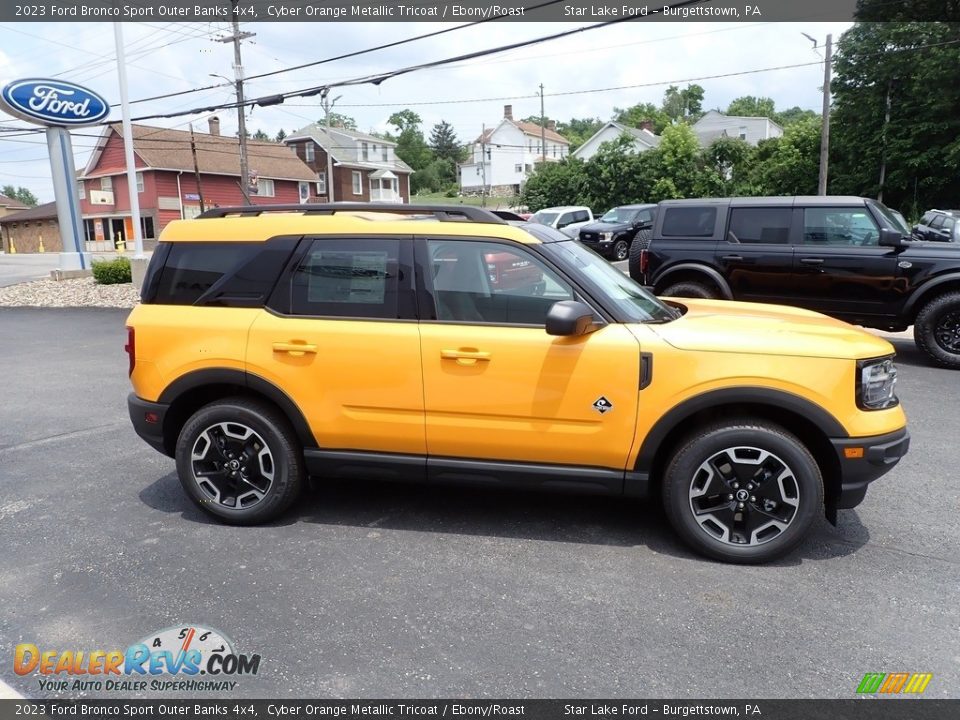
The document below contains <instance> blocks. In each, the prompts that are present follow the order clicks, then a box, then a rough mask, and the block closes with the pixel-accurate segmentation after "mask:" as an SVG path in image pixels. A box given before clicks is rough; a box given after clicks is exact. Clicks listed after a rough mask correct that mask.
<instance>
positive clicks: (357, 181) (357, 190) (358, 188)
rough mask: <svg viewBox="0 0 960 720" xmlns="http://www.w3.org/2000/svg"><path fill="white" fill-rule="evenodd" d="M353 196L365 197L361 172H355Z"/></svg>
mask: <svg viewBox="0 0 960 720" xmlns="http://www.w3.org/2000/svg"><path fill="white" fill-rule="evenodd" d="M353 194H354V195H363V173H362V172H360V171H359V170H354V171H353Z"/></svg>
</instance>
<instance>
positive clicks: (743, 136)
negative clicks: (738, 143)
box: [739, 125, 747, 140]
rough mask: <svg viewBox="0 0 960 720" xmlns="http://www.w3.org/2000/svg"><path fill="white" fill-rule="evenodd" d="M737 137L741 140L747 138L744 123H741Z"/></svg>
mask: <svg viewBox="0 0 960 720" xmlns="http://www.w3.org/2000/svg"><path fill="white" fill-rule="evenodd" d="M739 138H740V139H741V140H746V139H747V126H746V125H741V126H740V135H739Z"/></svg>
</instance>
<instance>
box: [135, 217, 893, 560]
mask: <svg viewBox="0 0 960 720" xmlns="http://www.w3.org/2000/svg"><path fill="white" fill-rule="evenodd" d="M507 256H509V257H507ZM491 258H496V263H492V261H491ZM507 265H509V266H510V267H511V268H514V269H515V271H516V272H520V270H521V269H522V270H523V271H524V277H525V278H527V281H525V282H523V283H508V284H504V283H502V282H497V277H496V273H495V271H494V270H493V269H491V268H492V266H493V267H505V266H507ZM533 274H536V275H537V277H538V278H539V281H538V282H530V281H529V279H530V276H531V275H533ZM142 301H143V302H142V303H141V304H140V305H139V306H137V307H136V308H135V309H134V310H133V312H132V313H131V314H130V317H129V320H128V327H129V330H128V345H127V351H128V353H129V358H130V377H131V380H132V383H133V388H134V393H133V394H131V395H130V398H129V408H130V416H131V419H132V421H133V424H134V427H135V428H136V430H137V432H138V433H139V434H140V436H141V437H143V438H144V439H145V440H146V441H147V442H148V443H150V444H151V445H152V446H153V447H155V448H157V449H158V450H160V451H161V452H164V453H166V454H168V455H170V456H171V457H174V458H176V464H177V471H178V474H179V476H180V480H181V482H182V484H183V488H184V490H185V491H186V493H187V494H188V495H189V496H190V498H191V499H192V500H193V501H194V502H195V503H197V504H198V505H199V506H200V507H201V508H203V509H204V510H205V511H206V512H208V513H210V514H212V515H215V516H216V517H218V518H220V519H222V520H224V521H226V522H230V523H237V524H250V523H256V522H262V521H266V520H269V519H270V518H273V517H275V516H277V515H278V514H279V513H281V512H283V511H284V510H286V509H287V508H288V507H289V506H290V505H291V503H292V502H293V501H294V498H295V497H296V496H297V494H298V493H299V492H300V491H301V489H302V486H303V485H304V484H305V479H306V477H307V476H315V477H318V478H321V479H323V478H334V477H358V476H360V477H370V478H387V479H391V478H413V479H422V480H427V481H431V482H452V483H475V484H490V483H503V484H507V485H513V486H519V487H529V488H533V487H541V488H556V489H568V490H575V491H583V492H598V493H607V494H613V495H625V496H642V495H646V494H647V493H648V492H649V491H655V493H656V494H657V495H659V496H661V497H662V499H663V503H664V506H665V508H666V511H667V514H668V516H669V518H670V521H671V523H672V524H673V527H674V528H675V529H676V530H677V532H678V533H679V534H680V535H681V536H682V537H683V539H684V540H685V541H686V542H687V543H689V544H690V545H691V546H692V547H694V548H695V549H696V550H698V551H700V552H701V553H704V554H707V555H709V556H712V557H714V558H719V559H722V560H727V561H733V562H760V561H763V560H768V559H770V558H773V557H777V556H779V555H781V554H783V553H785V552H787V551H788V550H790V549H791V548H793V547H794V546H795V545H796V544H797V543H798V542H799V541H800V540H801V538H802V537H803V536H804V534H805V533H806V532H807V530H808V529H809V527H810V525H811V523H812V522H813V520H814V518H815V517H816V516H817V514H818V513H819V512H822V511H823V510H824V508H825V509H826V511H827V515H828V517H832V516H833V515H834V514H835V511H836V509H837V508H847V507H853V506H855V505H856V504H858V503H859V502H860V501H861V500H862V499H863V497H864V494H865V492H866V488H867V485H868V483H870V482H871V481H873V480H875V479H876V478H878V477H880V476H881V475H882V474H884V473H885V472H886V471H888V470H889V469H890V468H892V467H893V466H894V465H895V464H896V463H897V461H898V460H899V459H900V457H901V456H902V455H903V454H904V453H905V452H906V451H907V446H908V436H907V431H906V427H905V418H904V414H903V411H902V410H901V408H900V407H899V404H898V402H897V398H896V395H895V394H894V385H895V381H896V369H895V367H894V366H893V363H892V355H893V349H892V347H891V346H890V344H889V343H887V342H886V341H884V340H882V339H879V338H876V337H874V336H872V335H869V334H867V333H865V332H863V331H861V330H858V329H856V328H854V327H852V326H849V325H846V324H845V323H842V322H839V321H837V320H833V319H830V318H827V317H825V316H823V315H819V314H816V313H812V312H808V311H805V310H799V309H792V308H785V307H771V306H764V305H756V304H742V303H725V302H717V301H709V300H690V301H689V302H683V303H682V304H681V303H679V302H675V303H670V304H667V303H664V302H662V301H660V300H658V299H657V298H656V297H654V296H653V295H650V294H648V293H647V292H645V291H644V290H643V289H642V288H641V287H640V286H639V285H637V284H636V283H635V282H633V281H632V280H631V279H630V278H628V277H627V276H626V275H624V274H623V273H621V272H619V271H617V270H616V269H614V268H613V267H612V266H611V265H610V264H609V263H607V262H606V261H605V260H603V259H602V258H600V257H599V256H598V255H596V254H595V253H593V252H592V251H590V250H588V249H586V248H584V247H583V246H582V245H580V244H579V243H577V242H576V241H574V240H571V239H570V238H568V237H566V236H564V235H562V234H561V233H558V232H557V231H555V230H553V229H551V228H546V227H542V226H537V225H530V226H526V227H524V228H519V227H512V226H510V225H507V224H505V223H503V222H502V221H500V220H499V219H498V218H497V217H495V216H494V215H492V214H490V213H487V212H485V211H483V210H479V209H474V208H463V207H460V208H426V207H416V206H377V205H375V206H369V205H346V204H344V205H337V204H334V205H328V206H322V205H318V206H294V207H287V208H286V209H285V210H283V211H281V208H278V207H274V208H270V207H269V206H267V207H260V208H238V209H232V210H231V209H226V208H221V209H218V210H214V211H210V212H208V213H206V214H205V216H201V217H200V218H198V219H195V220H186V221H177V222H173V223H171V224H170V225H169V226H168V227H167V228H166V229H165V230H164V232H163V234H162V236H161V238H160V243H159V245H158V247H157V249H156V251H155V252H154V255H153V258H152V260H151V262H150V266H149V268H148V272H147V277H146V279H145V281H144V286H143V291H142Z"/></svg>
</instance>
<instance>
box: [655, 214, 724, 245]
mask: <svg viewBox="0 0 960 720" xmlns="http://www.w3.org/2000/svg"><path fill="white" fill-rule="evenodd" d="M716 222H717V209H716V208H715V207H672V208H667V209H666V210H665V211H664V214H663V228H662V229H661V231H660V234H661V235H663V237H707V238H708V237H712V236H713V227H714V225H715V223H716Z"/></svg>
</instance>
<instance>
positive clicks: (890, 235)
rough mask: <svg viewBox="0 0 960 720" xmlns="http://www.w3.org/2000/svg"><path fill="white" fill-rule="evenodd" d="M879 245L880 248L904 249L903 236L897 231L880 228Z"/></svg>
mask: <svg viewBox="0 0 960 720" xmlns="http://www.w3.org/2000/svg"><path fill="white" fill-rule="evenodd" d="M879 245H880V246H881V247H892V248H897V249H899V248H902V247H904V241H903V234H902V233H901V232H900V231H899V230H890V229H889V228H880V241H879Z"/></svg>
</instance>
